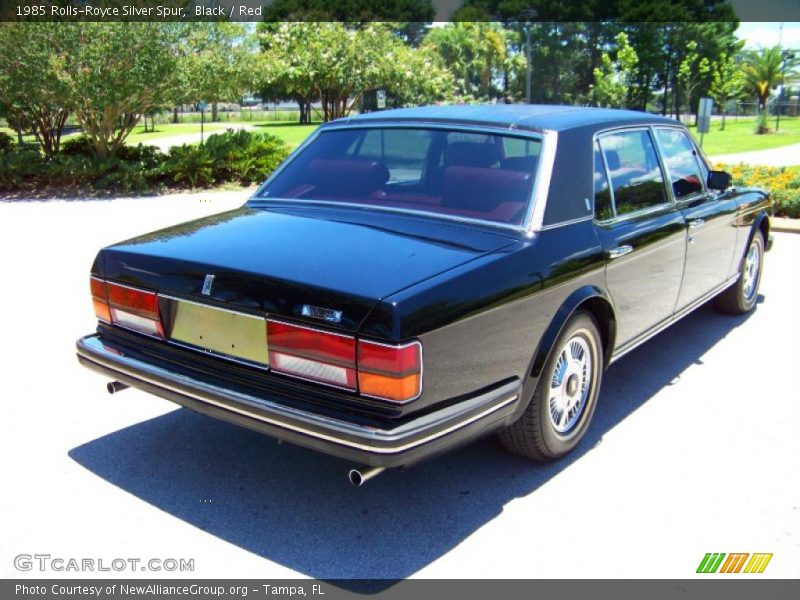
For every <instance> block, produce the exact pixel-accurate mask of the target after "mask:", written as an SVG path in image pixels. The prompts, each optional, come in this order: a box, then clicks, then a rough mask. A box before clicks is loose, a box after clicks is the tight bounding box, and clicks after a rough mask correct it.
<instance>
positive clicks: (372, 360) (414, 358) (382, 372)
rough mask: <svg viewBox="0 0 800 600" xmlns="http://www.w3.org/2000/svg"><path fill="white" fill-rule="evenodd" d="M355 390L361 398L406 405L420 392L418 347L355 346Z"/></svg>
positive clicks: (420, 363) (419, 353) (363, 343)
mask: <svg viewBox="0 0 800 600" xmlns="http://www.w3.org/2000/svg"><path fill="white" fill-rule="evenodd" d="M358 387H359V391H360V392H361V393H362V394H364V395H365V396H373V397H375V398H381V399H383V400H392V401H394V402H407V401H409V400H413V399H414V398H416V397H417V396H419V394H420V392H421V391H422V346H421V344H420V343H419V342H412V343H410V344H405V345H403V346H390V345H386V344H377V343H374V342H364V341H359V342H358Z"/></svg>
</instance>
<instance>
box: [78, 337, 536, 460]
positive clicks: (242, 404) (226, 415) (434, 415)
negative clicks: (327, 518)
mask: <svg viewBox="0 0 800 600" xmlns="http://www.w3.org/2000/svg"><path fill="white" fill-rule="evenodd" d="M76 345H77V353H78V360H79V361H80V363H81V364H82V365H84V366H85V367H88V368H90V369H92V370H94V371H97V372H99V373H102V374H103V375H106V376H107V377H110V378H112V379H115V380H118V381H121V382H123V383H125V384H128V385H130V386H133V387H136V388H139V389H141V390H144V391H146V392H150V393H152V394H155V395H157V396H160V397H162V398H166V399H167V400H171V401H172V402H175V403H177V404H180V405H181V406H185V407H186V408H189V409H191V410H194V411H196V412H200V413H203V414H206V415H209V416H211V417H215V418H217V419H220V420H222V421H227V422H229V423H234V424H236V425H240V426H243V427H246V428H248V429H253V430H255V431H259V432H261V433H264V434H266V435H269V436H271V437H274V438H277V439H280V440H285V441H287V442H292V443H295V444H298V445H301V446H305V447H308V448H312V449H314V450H318V451H320V452H324V453H326V454H332V455H334V456H338V457H341V458H345V459H348V460H351V461H354V462H358V463H362V464H366V465H374V466H381V467H396V466H400V465H404V464H409V463H413V462H416V461H418V460H421V459H423V458H427V457H429V456H430V455H433V454H437V453H440V452H443V451H445V450H448V449H451V448H452V447H454V446H457V445H461V444H464V443H467V442H469V441H471V440H473V439H476V438H478V437H481V436H483V435H485V434H487V433H490V432H491V431H494V430H496V429H498V428H500V427H502V426H503V425H506V424H509V423H510V422H511V421H512V420H513V418H514V417H515V413H516V411H517V408H518V406H519V402H520V391H521V386H520V383H519V381H512V382H510V383H506V384H503V385H500V386H499V387H497V388H494V389H493V390H491V391H489V392H485V393H482V394H479V395H476V396H473V397H470V398H466V399H464V400H462V401H459V402H458V403H455V404H453V405H450V406H448V407H446V408H442V409H439V410H437V411H434V412H430V413H427V414H425V415H423V416H420V417H416V418H413V419H411V420H406V421H403V422H402V423H400V424H393V423H391V422H387V424H386V427H385V428H384V427H373V426H365V425H362V424H358V423H352V422H349V421H346V420H340V419H333V418H330V417H328V416H324V415H319V414H315V413H312V412H308V411H302V410H297V409H294V408H291V407H288V406H286V405H284V404H282V403H281V402H280V398H278V397H274V398H273V397H262V396H260V395H259V396H255V395H250V394H247V393H243V392H241V391H237V390H233V389H228V388H224V387H220V386H218V385H213V384H211V383H208V382H204V381H202V380H200V379H198V378H196V377H188V376H185V375H183V374H181V373H176V372H173V371H170V370H169V369H168V368H165V367H164V366H160V365H159V364H155V363H154V362H150V361H146V360H142V359H141V358H140V357H138V356H136V355H135V354H134V353H133V352H130V351H128V350H126V349H125V348H124V347H122V346H117V345H115V344H113V343H111V342H106V341H104V340H102V339H101V338H100V336H99V335H96V334H95V335H89V336H86V337H83V338H81V339H79V340H78V342H77V344H76Z"/></svg>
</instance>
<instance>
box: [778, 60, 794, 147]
mask: <svg viewBox="0 0 800 600" xmlns="http://www.w3.org/2000/svg"><path fill="white" fill-rule="evenodd" d="M781 57H782V58H783V66H782V67H781V93H780V94H778V108H777V110H776V111H775V131H778V129H779V128H780V126H781V103H782V102H783V101H784V98H785V96H786V61H789V60H792V59H793V58H794V52H792V51H791V50H784V51H783V52H781Z"/></svg>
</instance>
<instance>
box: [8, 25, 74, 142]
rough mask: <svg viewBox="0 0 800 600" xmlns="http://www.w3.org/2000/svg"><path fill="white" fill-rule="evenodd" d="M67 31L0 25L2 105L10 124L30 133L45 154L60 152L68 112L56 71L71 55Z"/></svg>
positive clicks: (62, 87)
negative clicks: (61, 59)
mask: <svg viewBox="0 0 800 600" xmlns="http://www.w3.org/2000/svg"><path fill="white" fill-rule="evenodd" d="M70 28H71V26H64V27H63V28H62V27H53V26H52V25H50V24H48V23H0V48H2V49H3V50H2V51H0V104H2V105H3V108H4V113H5V116H6V118H7V119H8V121H9V123H13V124H15V125H17V127H19V128H22V127H23V126H25V125H27V126H29V127H30V128H31V129H32V130H33V132H34V134H35V135H36V139H37V140H38V142H39V144H40V145H41V147H42V150H43V151H44V153H45V154H47V155H48V156H49V155H53V154H55V153H56V152H58V150H59V146H60V143H61V131H62V129H63V128H64V124H65V123H66V120H67V117H68V116H69V112H70V106H69V105H68V103H66V102H65V99H66V98H67V94H68V87H67V85H66V84H65V82H64V81H62V79H61V78H60V77H59V72H58V61H59V57H62V56H64V55H65V54H66V53H68V52H70V51H71V47H70V44H69V41H70V40H71V36H70ZM12 49H13V50H12Z"/></svg>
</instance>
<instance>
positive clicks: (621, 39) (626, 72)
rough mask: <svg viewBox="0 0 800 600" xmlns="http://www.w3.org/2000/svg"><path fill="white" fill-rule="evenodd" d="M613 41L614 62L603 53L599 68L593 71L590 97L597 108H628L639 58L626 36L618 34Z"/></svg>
mask: <svg viewBox="0 0 800 600" xmlns="http://www.w3.org/2000/svg"><path fill="white" fill-rule="evenodd" d="M614 39H615V41H616V44H617V48H616V60H612V59H611V56H610V55H609V54H608V53H607V52H604V53H603V55H602V57H601V59H600V60H601V66H600V67H597V68H595V70H594V85H593V86H592V88H591V93H590V96H591V98H592V101H593V102H594V103H595V104H596V105H597V106H604V107H612V108H624V107H626V106H628V100H629V94H630V90H631V87H632V82H633V79H634V76H635V69H636V65H637V64H638V62H639V57H638V56H637V55H636V51H635V50H634V49H633V47H632V46H631V45H630V44H629V43H628V36H627V34H625V33H623V32H621V33H618V34H617V37H616V38H614Z"/></svg>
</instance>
